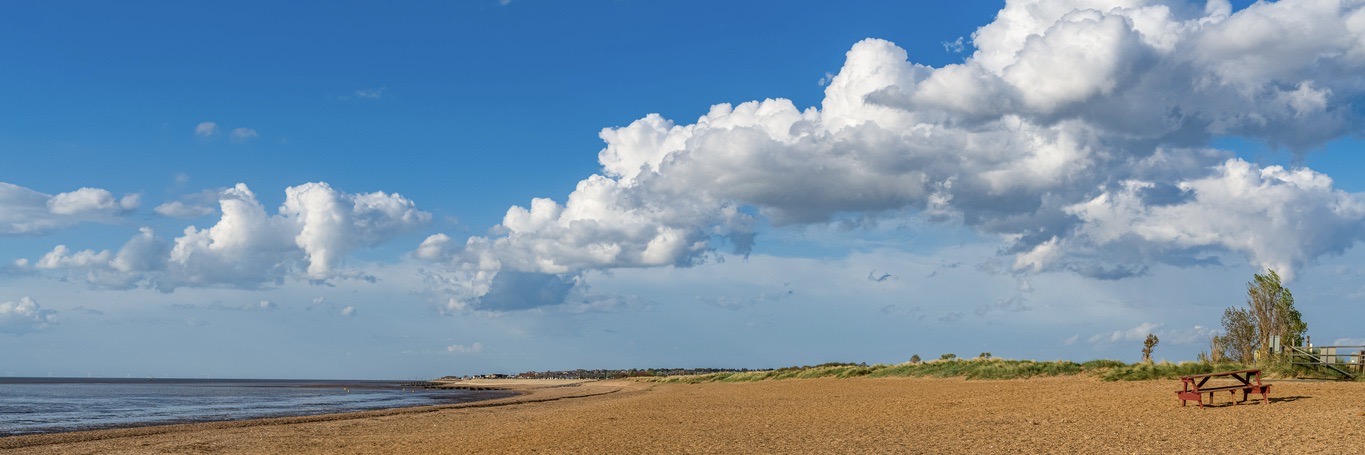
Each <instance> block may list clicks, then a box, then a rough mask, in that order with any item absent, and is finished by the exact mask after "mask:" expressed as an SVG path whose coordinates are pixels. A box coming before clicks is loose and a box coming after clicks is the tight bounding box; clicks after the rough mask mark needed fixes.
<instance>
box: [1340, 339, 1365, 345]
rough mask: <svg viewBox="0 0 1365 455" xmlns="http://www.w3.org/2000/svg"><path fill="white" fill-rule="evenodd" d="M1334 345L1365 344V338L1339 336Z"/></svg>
mask: <svg viewBox="0 0 1365 455" xmlns="http://www.w3.org/2000/svg"><path fill="white" fill-rule="evenodd" d="M1332 345H1333V346H1365V338H1337V339H1336V341H1333V342H1332Z"/></svg>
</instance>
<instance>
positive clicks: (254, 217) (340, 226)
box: [33, 183, 431, 291]
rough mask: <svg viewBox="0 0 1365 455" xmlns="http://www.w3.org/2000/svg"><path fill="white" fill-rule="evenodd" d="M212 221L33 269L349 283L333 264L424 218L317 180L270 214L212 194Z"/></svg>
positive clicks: (110, 282) (216, 281)
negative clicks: (169, 236) (215, 216)
mask: <svg viewBox="0 0 1365 455" xmlns="http://www.w3.org/2000/svg"><path fill="white" fill-rule="evenodd" d="M218 203H219V206H220V209H221V212H222V217H221V218H220V219H219V220H218V222H217V223H216V224H214V225H213V226H210V227H208V228H204V229H200V228H198V227H195V226H190V227H187V228H185V230H184V232H183V233H182V235H181V236H180V237H177V238H175V239H174V240H172V241H167V240H165V239H162V238H159V237H157V236H156V235H155V233H154V232H152V230H151V229H149V228H143V229H142V230H141V232H140V233H139V234H138V235H137V236H135V237H133V238H132V239H131V240H129V241H128V242H127V243H125V244H124V245H123V247H122V248H120V249H119V250H118V251H116V252H115V251H110V250H103V251H94V250H80V251H72V250H71V249H69V248H67V247H66V246H65V245H58V246H57V247H56V248H54V249H53V250H52V251H51V252H49V253H47V254H46V255H44V256H43V257H42V258H40V259H38V260H37V261H36V263H34V264H33V267H36V268H38V269H46V270H66V271H68V272H69V273H71V274H74V275H77V278H80V279H84V280H86V281H88V282H89V283H91V284H92V285H94V286H97V287H105V288H115V289H122V288H132V287H151V288H156V289H161V290H163V291H171V290H174V289H175V288H177V287H181V286H196V287H200V286H225V287H237V288H256V287H260V286H265V285H273V284H279V283H281V282H282V281H283V280H284V279H285V278H287V277H294V276H297V277H301V278H306V279H310V280H315V281H325V280H328V279H333V278H347V277H355V276H356V274H355V273H354V272H350V271H347V270H345V269H343V268H342V267H341V262H342V259H344V258H345V257H346V255H347V254H348V253H350V252H352V251H355V250H356V249H359V248H364V247H371V246H375V245H378V244H380V243H383V242H385V241H387V240H389V239H391V238H393V237H394V236H396V235H398V234H399V233H401V232H404V231H406V230H409V229H412V228H416V227H419V226H423V225H425V224H426V223H427V222H428V221H429V220H430V218H431V215H430V214H428V213H426V212H423V211H420V210H417V208H416V206H415V204H414V203H413V202H412V201H410V200H408V199H405V198H403V197H402V196H400V195H397V194H386V193H383V192H375V193H365V194H349V193H344V192H341V191H337V190H335V189H333V188H332V187H331V186H329V185H327V184H326V183H307V184H303V185H299V186H294V187H290V188H288V189H286V190H285V200H284V204H282V205H281V206H280V208H279V210H278V213H277V214H275V215H270V214H268V213H267V212H266V209H265V207H264V206H263V205H262V204H261V203H260V201H258V200H257V199H256V194H255V193H253V192H252V191H251V190H250V189H249V188H247V186H246V185H244V184H237V185H236V186H235V187H233V188H228V189H225V190H223V191H221V192H219V193H218Z"/></svg>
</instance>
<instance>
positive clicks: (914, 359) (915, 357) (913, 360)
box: [910, 354, 920, 363]
mask: <svg viewBox="0 0 1365 455" xmlns="http://www.w3.org/2000/svg"><path fill="white" fill-rule="evenodd" d="M919 362H920V359H919V354H915V355H912V356H910V363H919Z"/></svg>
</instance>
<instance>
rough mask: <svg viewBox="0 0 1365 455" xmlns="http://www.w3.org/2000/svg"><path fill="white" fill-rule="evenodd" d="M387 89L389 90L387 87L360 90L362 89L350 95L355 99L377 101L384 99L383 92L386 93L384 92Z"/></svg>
mask: <svg viewBox="0 0 1365 455" xmlns="http://www.w3.org/2000/svg"><path fill="white" fill-rule="evenodd" d="M388 89H389V88H388V87H379V88H362V89H360V90H356V91H355V93H354V94H352V95H353V96H355V97H356V98H363V99H367V100H377V99H380V98H383V97H384V91H386V90H388Z"/></svg>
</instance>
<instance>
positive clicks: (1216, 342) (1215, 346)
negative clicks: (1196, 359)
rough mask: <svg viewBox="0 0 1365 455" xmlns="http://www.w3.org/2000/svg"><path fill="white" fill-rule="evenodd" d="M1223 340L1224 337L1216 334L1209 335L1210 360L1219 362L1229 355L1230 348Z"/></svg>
mask: <svg viewBox="0 0 1365 455" xmlns="http://www.w3.org/2000/svg"><path fill="white" fill-rule="evenodd" d="M1225 344H1226V342H1225V341H1223V337H1220V336H1218V335H1214V336H1211V337H1209V362H1210V363H1218V362H1222V361H1223V359H1226V358H1227V357H1228V348H1227V346H1226V345H1225Z"/></svg>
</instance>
